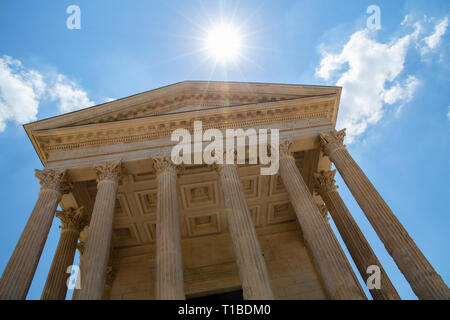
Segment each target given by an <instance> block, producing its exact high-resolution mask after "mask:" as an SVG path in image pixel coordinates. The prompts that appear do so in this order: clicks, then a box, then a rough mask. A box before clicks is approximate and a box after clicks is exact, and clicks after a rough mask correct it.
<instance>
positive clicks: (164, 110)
mask: <svg viewBox="0 0 450 320" xmlns="http://www.w3.org/2000/svg"><path fill="white" fill-rule="evenodd" d="M339 93H340V88H338V87H329V86H307V85H290V84H288V85H285V84H266V83H246V82H210V81H185V82H180V83H176V84H173V85H169V86H166V87H161V88H158V89H154V90H150V91H146V92H143V93H140V94H136V95H133V96H129V97H126V98H122V99H118V100H114V101H111V102H107V103H104V104H100V105H96V106H93V107H90V108H86V109H82V110H78V111H74V112H71V113H67V114H63V115H59V116H56V117H52V118H48V119H45V120H41V121H37V122H33V123H31V124H28V125H26V126H25V127H26V128H27V127H32V129H33V130H43V129H55V128H64V127H73V126H80V125H87V124H95V123H107V122H114V121H121V120H129V119H137V118H143V117H149V116H155V115H163V114H171V113H178V112H188V111H195V110H202V109H211V108H217V107H228V106H229V107H232V106H239V105H249V104H255V103H263V102H273V101H284V100H291V99H299V98H308V97H317V96H321V95H330V94H339Z"/></svg>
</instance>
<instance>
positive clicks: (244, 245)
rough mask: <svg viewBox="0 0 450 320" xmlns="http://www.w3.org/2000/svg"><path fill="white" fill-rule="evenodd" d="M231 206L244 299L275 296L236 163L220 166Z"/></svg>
mask: <svg viewBox="0 0 450 320" xmlns="http://www.w3.org/2000/svg"><path fill="white" fill-rule="evenodd" d="M216 168H217V171H218V173H219V175H220V184H221V186H222V192H223V196H224V201H225V206H226V208H227V221H228V229H229V232H230V236H231V240H232V242H233V249H234V254H235V257H236V264H237V266H238V270H239V277H240V279H241V282H242V290H243V294H244V299H246V300H268V299H273V293H272V289H271V287H270V280H269V275H268V273H267V268H266V263H265V261H264V257H263V255H262V252H261V248H260V246H259V242H258V237H257V234H256V230H255V227H254V226H253V220H252V218H251V216H250V211H249V209H248V205H247V200H246V199H245V195H244V191H243V189H242V183H241V179H240V177H239V173H238V171H237V167H236V165H228V164H224V165H217V167H216Z"/></svg>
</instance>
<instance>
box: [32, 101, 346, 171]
mask: <svg viewBox="0 0 450 320" xmlns="http://www.w3.org/2000/svg"><path fill="white" fill-rule="evenodd" d="M336 104H337V96H336V95H335V94H330V95H326V96H319V97H313V98H299V99H291V100H285V101H274V102H264V103H256V104H249V105H243V106H233V107H215V108H209V109H204V110H195V111H186V112H178V113H172V114H163V115H154V116H148V117H142V118H135V119H128V120H121V121H112V122H107V123H94V124H86V125H79V126H72V127H63V128H55V129H44V130H37V131H35V132H33V139H34V142H35V145H36V146H38V148H37V150H38V153H39V155H40V157H41V160H42V161H43V162H44V163H45V160H46V159H47V158H48V156H49V154H50V153H53V152H55V153H58V152H63V151H71V150H77V149H84V148H92V147H98V146H105V145H113V144H123V143H134V142H139V141H148V140H156V139H160V138H165V137H170V135H171V134H172V132H173V131H174V130H175V129H178V128H185V129H188V130H192V127H193V122H194V121H202V122H203V128H204V130H206V129H209V128H216V129H227V128H249V127H259V126H268V125H272V124H276V123H288V122H295V121H300V120H307V119H318V118H328V120H329V121H330V122H331V123H334V122H335V117H336Z"/></svg>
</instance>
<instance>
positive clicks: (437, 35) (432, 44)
mask: <svg viewBox="0 0 450 320" xmlns="http://www.w3.org/2000/svg"><path fill="white" fill-rule="evenodd" d="M447 27H448V17H445V18H444V19H442V20H441V21H440V22H438V23H437V24H436V25H435V26H434V31H433V33H432V34H431V35H429V36H428V37H425V38H423V42H425V45H424V46H422V47H421V54H422V55H424V54H427V53H428V52H430V51H432V50H435V49H436V48H437V47H439V45H440V44H441V39H442V36H443V35H444V34H445V32H446V31H447Z"/></svg>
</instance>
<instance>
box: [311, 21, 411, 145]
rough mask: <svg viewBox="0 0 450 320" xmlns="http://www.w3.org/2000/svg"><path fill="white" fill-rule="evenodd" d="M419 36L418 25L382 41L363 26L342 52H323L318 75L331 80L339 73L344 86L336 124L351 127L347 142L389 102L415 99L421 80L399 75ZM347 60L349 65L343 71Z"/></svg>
mask: <svg viewBox="0 0 450 320" xmlns="http://www.w3.org/2000/svg"><path fill="white" fill-rule="evenodd" d="M417 36H418V31H417V29H416V30H415V31H414V32H412V33H411V34H407V35H405V36H403V37H401V38H397V39H395V40H393V41H392V42H390V43H381V42H378V41H376V40H374V39H372V33H371V32H370V31H369V30H367V29H366V30H360V31H357V32H355V33H354V34H353V35H352V36H351V37H350V40H349V41H348V42H347V43H346V44H345V45H344V47H343V48H342V51H341V52H340V53H338V54H330V53H323V57H322V60H321V62H320V66H319V68H318V69H316V75H317V76H318V77H321V78H323V79H325V80H329V79H331V77H332V76H333V75H335V74H336V73H337V76H338V79H337V82H336V85H338V86H342V87H343V90H342V97H341V105H340V111H339V117H338V122H337V125H336V127H337V128H338V129H340V128H347V139H346V142H347V143H351V142H353V141H354V139H355V138H356V137H357V136H359V135H361V134H362V133H363V132H364V131H365V130H366V129H367V127H368V126H369V125H373V124H375V123H377V122H378V121H379V120H380V119H381V118H382V117H383V113H384V110H385V108H384V105H385V104H393V103H397V102H400V103H402V102H407V101H410V100H411V99H412V97H413V94H414V90H415V89H416V87H417V85H418V83H419V80H418V79H417V78H416V77H414V76H410V77H408V78H407V80H406V81H401V80H400V79H399V78H400V77H399V75H400V74H401V72H402V71H403V69H404V63H405V59H406V52H407V49H408V47H409V45H410V43H411V41H412V40H414V39H415V38H417ZM346 64H348V69H347V70H345V71H340V70H341V69H342V68H343V67H344V66H345V65H346ZM389 84H391V85H390V87H388V85H389Z"/></svg>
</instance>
